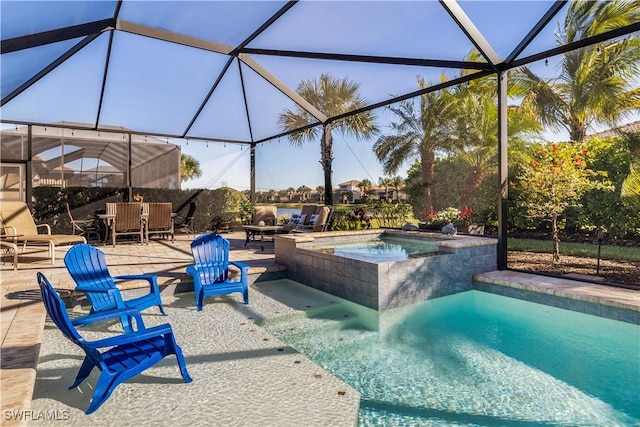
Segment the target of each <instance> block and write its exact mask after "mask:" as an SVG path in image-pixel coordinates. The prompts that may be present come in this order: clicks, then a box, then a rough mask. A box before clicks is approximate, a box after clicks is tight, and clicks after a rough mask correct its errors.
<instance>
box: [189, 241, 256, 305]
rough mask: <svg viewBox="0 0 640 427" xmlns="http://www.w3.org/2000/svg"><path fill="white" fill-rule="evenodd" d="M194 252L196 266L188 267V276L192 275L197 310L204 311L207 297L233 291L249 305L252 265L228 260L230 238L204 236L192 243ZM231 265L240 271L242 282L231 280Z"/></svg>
mask: <svg viewBox="0 0 640 427" xmlns="http://www.w3.org/2000/svg"><path fill="white" fill-rule="evenodd" d="M191 252H192V254H193V259H194V262H195V263H194V265H190V266H188V267H187V273H188V274H190V275H191V276H193V288H194V291H195V294H196V307H197V309H198V311H202V304H203V302H204V299H205V298H206V297H208V296H213V295H226V294H230V293H232V292H240V293H241V294H242V297H243V298H244V303H245V304H249V284H248V282H247V275H248V274H249V266H248V265H247V264H245V263H243V262H231V261H229V241H228V240H227V239H225V238H224V237H222V236H221V235H219V234H216V233H207V234H203V235H201V236H198V237H197V238H196V239H195V240H194V241H193V242H191ZM229 265H234V266H236V267H238V268H239V269H240V280H234V281H231V280H229Z"/></svg>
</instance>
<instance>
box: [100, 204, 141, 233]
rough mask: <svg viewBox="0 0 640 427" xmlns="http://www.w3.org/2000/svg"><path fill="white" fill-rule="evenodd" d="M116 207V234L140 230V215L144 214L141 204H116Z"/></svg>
mask: <svg viewBox="0 0 640 427" xmlns="http://www.w3.org/2000/svg"><path fill="white" fill-rule="evenodd" d="M115 205H116V206H115V208H116V211H115V219H114V221H113V224H114V228H115V232H116V233H119V232H121V231H136V230H140V227H141V225H140V215H141V214H142V206H141V205H140V203H116V204H115ZM107 213H108V212H107Z"/></svg>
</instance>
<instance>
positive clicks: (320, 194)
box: [316, 185, 324, 201]
mask: <svg viewBox="0 0 640 427" xmlns="http://www.w3.org/2000/svg"><path fill="white" fill-rule="evenodd" d="M316 191H317V192H318V195H319V197H320V201H323V200H324V186H322V185H318V186H317V187H316Z"/></svg>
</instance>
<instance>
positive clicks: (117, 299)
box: [75, 285, 126, 311]
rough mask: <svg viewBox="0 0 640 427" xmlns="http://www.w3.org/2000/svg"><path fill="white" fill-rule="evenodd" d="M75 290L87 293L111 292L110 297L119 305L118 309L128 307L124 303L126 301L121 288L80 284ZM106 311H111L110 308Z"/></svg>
mask: <svg viewBox="0 0 640 427" xmlns="http://www.w3.org/2000/svg"><path fill="white" fill-rule="evenodd" d="M75 290H76V291H80V292H83V293H85V294H87V293H100V294H109V297H111V299H112V300H113V301H115V303H116V307H117V309H116V310H118V309H123V308H125V307H126V306H125V305H124V301H122V296H120V290H119V289H105V288H88V287H83V286H82V285H78V286H76V289H75ZM105 311H109V310H105Z"/></svg>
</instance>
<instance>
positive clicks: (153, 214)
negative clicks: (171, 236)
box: [145, 203, 173, 230]
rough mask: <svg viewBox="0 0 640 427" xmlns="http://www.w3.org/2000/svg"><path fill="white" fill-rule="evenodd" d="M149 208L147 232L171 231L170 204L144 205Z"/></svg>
mask: <svg viewBox="0 0 640 427" xmlns="http://www.w3.org/2000/svg"><path fill="white" fill-rule="evenodd" d="M145 204H146V205H148V207H149V217H148V219H147V228H148V229H149V230H169V229H171V225H172V224H171V213H172V212H171V209H172V208H173V205H172V204H171V203H145Z"/></svg>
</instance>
